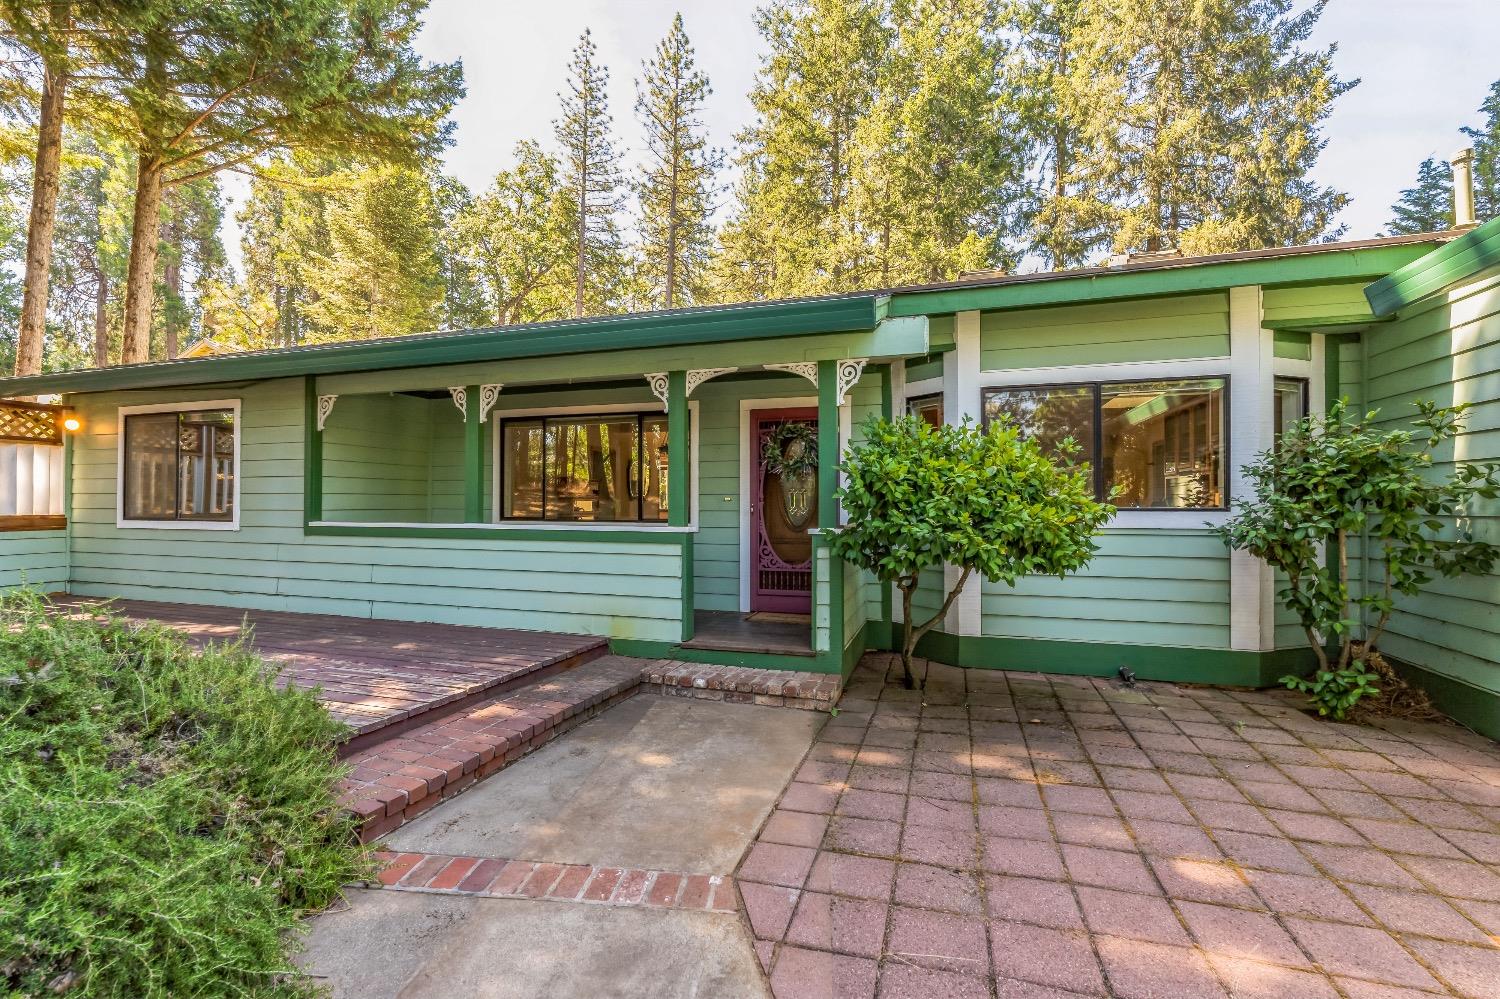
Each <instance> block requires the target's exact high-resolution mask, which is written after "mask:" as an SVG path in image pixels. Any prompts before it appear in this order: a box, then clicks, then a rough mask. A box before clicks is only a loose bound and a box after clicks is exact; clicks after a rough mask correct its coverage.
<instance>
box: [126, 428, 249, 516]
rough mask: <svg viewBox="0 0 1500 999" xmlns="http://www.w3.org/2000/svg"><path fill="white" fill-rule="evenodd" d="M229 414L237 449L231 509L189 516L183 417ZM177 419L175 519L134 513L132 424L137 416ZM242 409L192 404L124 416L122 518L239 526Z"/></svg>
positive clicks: (174, 437) (233, 451) (234, 450)
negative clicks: (185, 508)
mask: <svg viewBox="0 0 1500 999" xmlns="http://www.w3.org/2000/svg"><path fill="white" fill-rule="evenodd" d="M214 412H223V413H228V414H229V427H230V430H231V432H232V433H233V434H234V438H233V440H234V447H233V448H232V449H231V450H230V462H231V465H230V476H231V479H232V481H231V485H230V489H229V509H228V510H227V511H226V513H224V514H222V515H215V516H208V517H205V516H197V517H185V516H183V514H182V482H181V475H182V418H183V416H185V415H186V414H188V413H214ZM153 416H174V417H176V418H177V430H176V432H175V433H173V435H172V449H173V451H172V456H173V461H174V464H175V468H176V474H175V475H174V477H173V479H174V488H173V490H172V510H173V516H171V517H152V516H148V515H144V514H132V513H131V512H130V421H131V420H133V419H136V418H137V417H146V418H149V417H153ZM239 416H240V414H239V409H238V408H237V407H234V406H194V405H192V404H191V403H189V404H185V405H183V406H181V407H173V408H171V409H150V410H147V411H145V412H138V413H128V412H127V413H121V414H120V468H119V477H120V517H119V519H120V520H121V521H123V522H125V523H127V524H237V523H238V522H239V509H240V505H239V490H240V450H239V449H240V419H239Z"/></svg>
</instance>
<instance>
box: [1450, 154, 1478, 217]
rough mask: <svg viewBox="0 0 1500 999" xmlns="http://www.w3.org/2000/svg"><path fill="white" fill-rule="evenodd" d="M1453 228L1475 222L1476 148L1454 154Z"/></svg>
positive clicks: (1452, 161)
mask: <svg viewBox="0 0 1500 999" xmlns="http://www.w3.org/2000/svg"><path fill="white" fill-rule="evenodd" d="M1450 162H1451V163H1452V164H1453V228H1455V229H1465V228H1469V227H1470V226H1473V225H1474V224H1475V222H1474V150H1473V149H1472V148H1465V149H1460V150H1459V151H1458V152H1456V153H1454V154H1453V159H1452V160H1451V161H1450Z"/></svg>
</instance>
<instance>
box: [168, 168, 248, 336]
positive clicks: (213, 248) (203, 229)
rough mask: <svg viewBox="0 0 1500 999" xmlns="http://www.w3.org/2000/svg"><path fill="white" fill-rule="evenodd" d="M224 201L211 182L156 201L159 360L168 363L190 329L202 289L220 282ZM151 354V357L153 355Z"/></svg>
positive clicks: (223, 261)
mask: <svg viewBox="0 0 1500 999" xmlns="http://www.w3.org/2000/svg"><path fill="white" fill-rule="evenodd" d="M223 223H224V198H223V195H222V193H221V192H220V191H219V183H218V180H217V178H215V177H202V178H200V179H198V180H195V181H193V182H192V183H189V184H178V185H175V186H173V187H170V188H168V189H167V190H166V192H165V194H164V196H163V198H162V223H161V252H160V253H159V254H158V257H159V260H160V264H159V267H160V271H161V280H160V295H159V297H160V300H161V321H160V323H159V325H160V327H161V331H162V336H161V355H160V356H162V357H165V358H166V359H167V360H172V359H173V358H175V357H176V356H177V354H178V351H179V350H180V349H181V347H182V344H183V343H184V342H185V341H186V340H187V339H188V338H190V337H191V336H192V334H193V332H194V327H195V325H196V316H197V308H196V297H197V294H198V293H199V292H200V291H201V290H202V286H203V285H204V284H206V283H207V282H209V281H213V280H217V279H219V278H221V277H223V276H224V273H225V272H226V271H227V269H228V266H229V262H228V258H227V257H226V256H225V253H224V244H223V243H222V242H220V240H219V229H220V227H221V226H222V225H223ZM153 354H155V351H153Z"/></svg>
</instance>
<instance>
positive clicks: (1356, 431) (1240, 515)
mask: <svg viewBox="0 0 1500 999" xmlns="http://www.w3.org/2000/svg"><path fill="white" fill-rule="evenodd" d="M1416 405H1417V410H1418V414H1419V415H1418V418H1417V419H1416V420H1415V421H1414V422H1413V427H1414V428H1415V430H1379V429H1376V428H1375V427H1374V426H1373V423H1374V421H1375V416H1376V414H1375V413H1374V412H1370V413H1367V414H1365V416H1364V418H1363V419H1357V418H1354V417H1351V416H1350V414H1349V412H1348V407H1347V404H1346V403H1345V402H1343V401H1340V402H1338V403H1335V404H1334V406H1333V407H1332V408H1330V410H1329V412H1328V415H1327V416H1326V417H1318V416H1312V417H1308V418H1307V419H1304V420H1302V421H1300V422H1298V423H1297V424H1295V425H1293V426H1292V427H1290V428H1289V429H1287V430H1286V432H1284V433H1283V434H1282V436H1281V440H1280V441H1279V443H1278V444H1277V446H1276V447H1275V448H1273V449H1272V450H1270V451H1267V452H1265V453H1264V454H1261V455H1260V456H1258V457H1257V458H1256V460H1255V461H1254V462H1253V463H1251V464H1249V465H1247V466H1245V469H1244V471H1245V474H1246V475H1247V476H1248V477H1249V479H1250V481H1251V482H1252V483H1253V485H1254V490H1255V496H1254V498H1253V499H1247V500H1237V501H1235V502H1234V504H1233V507H1234V510H1235V514H1234V516H1233V517H1232V518H1231V519H1230V520H1229V521H1228V522H1227V523H1226V524H1224V525H1223V526H1221V527H1217V528H1215V532H1216V533H1217V534H1218V535H1219V537H1220V538H1221V539H1223V541H1224V543H1225V544H1226V545H1227V546H1229V547H1230V548H1233V549H1236V550H1239V551H1247V552H1249V553H1250V554H1252V555H1254V556H1256V557H1257V558H1259V559H1262V560H1264V561H1265V562H1267V563H1268V564H1270V565H1271V566H1273V567H1275V568H1276V569H1279V570H1280V571H1281V572H1282V573H1284V574H1285V575H1286V585H1284V586H1282V587H1281V589H1280V590H1279V591H1278V592H1277V596H1278V597H1279V598H1280V600H1281V602H1282V603H1283V604H1284V605H1285V606H1286V607H1287V608H1288V609H1289V610H1291V611H1292V612H1293V613H1295V614H1296V615H1297V620H1298V621H1299V622H1300V623H1301V625H1302V630H1303V633H1304V634H1305V635H1306V636H1307V643H1308V645H1309V646H1311V647H1312V650H1313V653H1314V655H1316V656H1317V663H1318V668H1317V671H1316V673H1315V674H1314V675H1313V676H1312V678H1311V679H1306V678H1303V677H1300V676H1287V677H1284V678H1283V681H1282V682H1283V683H1285V684H1286V685H1287V686H1288V687H1290V688H1291V689H1293V690H1300V691H1302V692H1303V693H1306V694H1308V695H1309V697H1310V698H1311V701H1312V703H1313V705H1314V706H1315V707H1317V709H1318V711H1319V713H1321V714H1324V715H1330V716H1332V717H1334V718H1336V719H1343V718H1345V717H1347V716H1348V714H1349V712H1350V710H1351V709H1353V708H1354V706H1355V705H1356V704H1358V703H1359V702H1360V701H1361V700H1363V699H1364V698H1365V697H1367V696H1370V695H1372V694H1375V693H1378V692H1379V688H1378V687H1377V686H1376V685H1375V681H1376V680H1377V676H1376V675H1375V674H1374V673H1372V672H1371V671H1370V670H1369V669H1367V668H1366V662H1365V661H1364V657H1365V656H1367V655H1369V653H1370V652H1372V651H1375V650H1377V649H1378V647H1379V643H1380V636H1381V635H1382V634H1383V633H1384V632H1385V628H1386V625H1387V624H1388V623H1389V622H1390V619H1391V614H1392V612H1393V611H1394V610H1395V609H1396V597H1397V596H1398V595H1405V596H1412V595H1415V594H1417V593H1420V592H1421V591H1422V589H1423V587H1425V586H1427V584H1429V583H1431V582H1432V580H1433V579H1434V577H1435V576H1447V577H1454V576H1463V575H1467V574H1471V573H1485V572H1488V571H1490V569H1491V568H1492V567H1493V566H1494V565H1495V562H1496V559H1497V557H1500V550H1497V549H1496V547H1495V546H1494V545H1491V544H1488V543H1487V542H1483V541H1476V540H1474V539H1473V538H1472V537H1470V536H1469V535H1468V534H1467V532H1466V531H1465V530H1464V529H1463V523H1462V518H1463V514H1464V513H1465V512H1466V510H1467V506H1468V504H1470V503H1471V502H1472V501H1474V500H1475V499H1494V498H1495V497H1496V496H1497V495H1500V465H1496V464H1473V463H1468V462H1457V463H1456V464H1454V466H1453V468H1452V469H1451V471H1449V472H1447V473H1446V474H1442V475H1439V474H1437V473H1436V471H1435V469H1434V460H1433V455H1432V452H1433V450H1434V449H1436V448H1437V447H1439V446H1440V445H1442V444H1443V443H1444V442H1446V441H1451V440H1453V439H1454V438H1456V437H1457V436H1458V435H1459V433H1460V432H1461V431H1462V430H1463V422H1462V416H1463V412H1464V410H1465V409H1466V408H1467V407H1466V406H1451V407H1439V406H1437V405H1435V404H1433V403H1430V402H1418V403H1417V404H1416ZM1361 559H1363V561H1364V564H1365V566H1366V569H1365V571H1364V572H1363V573H1361V572H1360V570H1359V567H1358V566H1359V562H1360V560H1361ZM1360 580H1362V583H1361V585H1359V586H1357V587H1356V585H1355V583H1356V582H1357V581H1360ZM1361 622H1363V623H1364V624H1365V625H1366V626H1367V627H1366V630H1365V635H1364V639H1363V641H1362V642H1361V641H1360V640H1359V629H1360V625H1361ZM1356 649H1358V651H1356Z"/></svg>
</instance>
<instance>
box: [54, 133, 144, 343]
mask: <svg viewBox="0 0 1500 999" xmlns="http://www.w3.org/2000/svg"><path fill="white" fill-rule="evenodd" d="M68 159H69V161H70V165H69V167H68V169H66V170H65V171H64V172H63V177H62V183H61V188H60V191H59V194H58V200H57V217H58V226H57V238H56V245H55V250H56V252H55V254H54V257H53V277H52V287H53V289H54V291H55V293H56V294H55V295H53V296H52V303H51V308H50V310H49V311H50V313H51V317H52V318H51V321H52V323H54V324H55V325H56V327H57V328H58V329H59V332H60V333H61V339H63V340H64V341H69V342H82V343H87V344H89V345H90V348H91V349H90V350H89V354H90V355H91V357H92V361H93V363H94V365H95V366H96V367H101V368H102V367H104V366H106V365H108V364H109V361H110V345H111V342H112V339H113V332H114V329H115V327H116V326H117V325H118V319H119V316H118V309H117V308H116V305H117V304H118V300H119V294H118V292H119V290H120V283H121V281H122V280H123V279H124V276H125V248H126V246H127V245H128V240H129V225H128V220H129V201H130V181H131V178H132V177H133V174H134V170H133V167H134V162H133V160H132V158H131V156H130V153H129V150H128V149H126V148H124V147H123V146H122V145H121V144H120V143H118V142H116V141H112V140H109V139H102V138H100V137H98V136H95V135H92V134H90V133H87V132H83V133H81V134H80V135H79V136H78V138H77V141H76V142H70V148H69V150H68Z"/></svg>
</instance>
